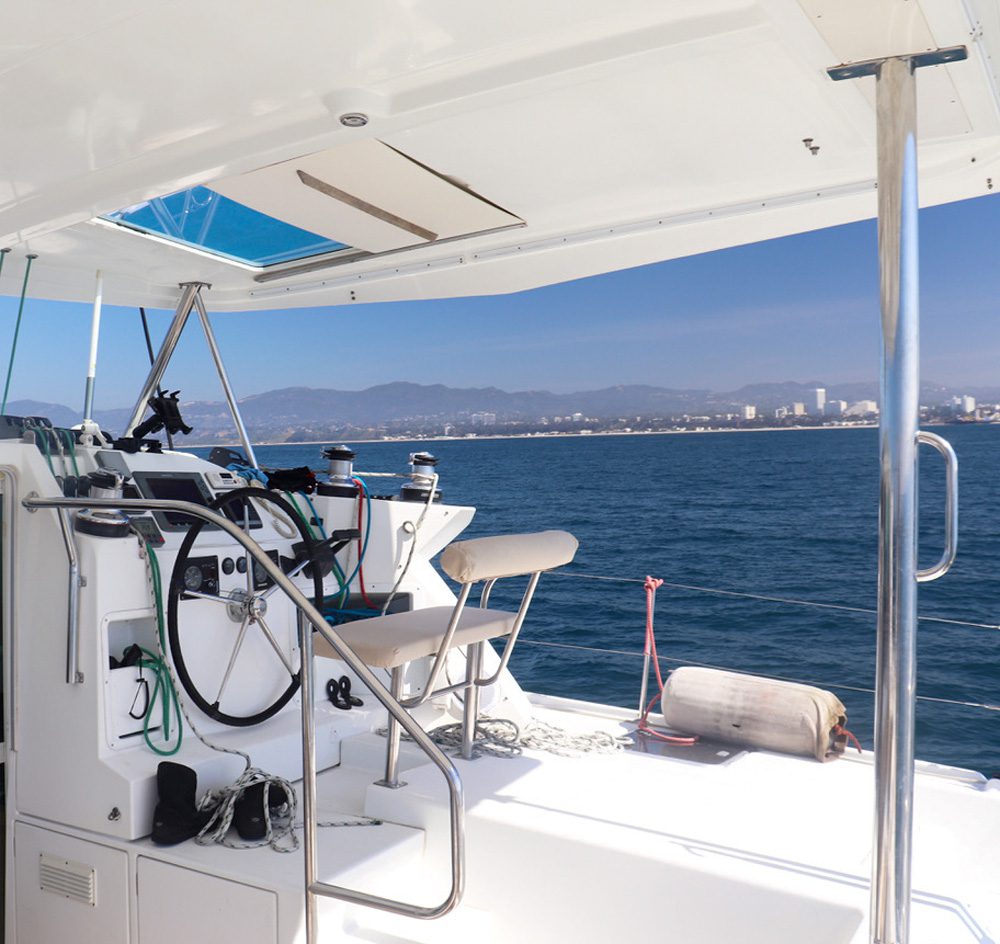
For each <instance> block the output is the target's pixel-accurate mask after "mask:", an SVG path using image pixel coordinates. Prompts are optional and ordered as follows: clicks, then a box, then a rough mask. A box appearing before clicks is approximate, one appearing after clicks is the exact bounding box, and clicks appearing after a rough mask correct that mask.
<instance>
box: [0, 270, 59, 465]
mask: <svg viewBox="0 0 1000 944" xmlns="http://www.w3.org/2000/svg"><path fill="white" fill-rule="evenodd" d="M37 258H38V256H37V255H35V254H34V253H29V254H28V256H27V259H28V264H27V265H26V266H25V267H24V284H23V285H22V286H21V301H20V302H19V303H18V306H17V321H16V322H15V323H14V341H13V342H12V343H11V346H10V363H8V364H7V382H6V383H5V384H4V386H3V403H2V404H0V413H6V412H7V394H8V393H9V392H10V375H11V372H12V371H13V370H14V355H15V354H16V353H17V335H18V333H19V332H20V330H21V314H22V313H23V312H24V298H25V296H26V295H27V294H28V276H29V275H30V274H31V263H32V262H33V261H34V260H35V259H37ZM51 464H52V463H51V462H50V463H49V465H51ZM53 474H55V473H53Z"/></svg>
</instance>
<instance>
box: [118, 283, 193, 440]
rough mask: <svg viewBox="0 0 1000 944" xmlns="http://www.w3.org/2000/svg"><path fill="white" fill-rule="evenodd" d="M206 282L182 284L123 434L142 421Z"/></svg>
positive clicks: (126, 433) (128, 433)
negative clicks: (165, 333)
mask: <svg viewBox="0 0 1000 944" xmlns="http://www.w3.org/2000/svg"><path fill="white" fill-rule="evenodd" d="M204 284H205V283H204V282H185V283H184V284H183V285H181V289H182V291H181V297H180V301H179V302H178V303H177V310H176V312H175V313H174V320H173V321H171V322H170V327H169V328H168V329H167V336H166V337H165V338H164V339H163V344H162V345H161V346H160V353H159V354H157V355H156V361H155V362H154V363H153V366H152V367H150V368H149V373H148V374H147V375H146V380H145V382H144V383H143V385H142V391H141V392H140V394H139V399H138V400H137V401H136V404H135V406H134V407H133V408H132V418H131V419H130V420H129V421H128V424H127V425H126V426H125V432H124V433H122V435H123V436H131V435H132V431H133V430H134V429H135V428H136V426H138V425H139V423H141V422H142V418H143V416H144V415H145V413H146V406H147V405H148V402H149V398H150V397H151V396H152V395H153V391H154V390H155V389H156V388H157V387H158V386H159V385H160V381H161V380H163V374H164V371H166V369H167V364H169V363H170V358H171V357H172V356H173V353H174V350H175V348H176V347H177V342H178V341H179V340H180V337H181V333H182V332H183V331H184V325H186V324H187V320H188V315H190V314H191V309H192V308H193V307H194V300H195V298H197V297H198V293H199V292H200V291H201V290H202V287H203V286H204Z"/></svg>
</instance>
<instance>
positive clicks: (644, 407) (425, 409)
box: [8, 381, 1000, 442]
mask: <svg viewBox="0 0 1000 944" xmlns="http://www.w3.org/2000/svg"><path fill="white" fill-rule="evenodd" d="M815 387H825V388H826V392H827V399H831V400H833V399H838V400H847V401H848V402H849V403H853V402H856V401H857V400H874V399H877V396H878V386H877V384H876V383H874V382H872V383H854V384H824V383H823V382H822V381H813V382H808V383H797V382H791V381H788V382H784V383H767V384H751V385H749V386H745V387H741V388H740V389H738V390H732V391H725V392H716V391H711V390H703V389H690V390H684V389H672V388H669V387H654V386H648V385H641V384H627V385H621V386H615V387H605V388H603V389H600V390H582V391H579V392H577V393H551V392H549V391H547V390H523V391H515V392H508V391H505V390H500V389H498V388H497V387H470V388H456V387H446V386H444V385H443V384H417V383H408V382H397V383H388V384H379V385H377V386H374V387H368V388H367V389H365V390H331V389H323V388H312V387H286V388H283V389H281V390H270V391H268V392H267V393H261V394H257V395H255V396H251V397H246V398H245V399H243V400H241V401H240V407H241V409H242V412H243V417H244V420H245V421H246V424H247V427H248V429H249V430H250V433H251V436H252V437H253V438H254V439H256V440H258V441H264V440H275V441H284V440H296V439H322V438H327V437H332V436H334V435H337V436H343V437H344V438H350V436H351V435H354V436H355V437H356V438H361V437H362V436H367V435H371V434H375V433H380V432H392V431H393V430H399V429H403V428H406V429H417V428H420V427H427V428H430V427H432V426H434V425H435V424H437V425H441V424H444V423H451V424H466V425H468V424H469V423H470V422H471V421H472V414H476V413H492V414H495V415H496V422H497V423H506V422H534V421H538V420H540V419H541V418H542V417H547V418H549V419H550V420H553V419H554V418H555V417H568V416H571V415H572V414H574V413H582V414H583V415H584V416H586V417H591V418H594V419H598V420H609V419H618V418H625V419H628V418H631V417H639V416H641V417H644V418H654V417H669V416H680V415H683V414H688V415H699V414H712V413H719V412H731V411H735V410H737V409H738V408H739V407H740V406H741V405H742V404H744V403H749V404H753V405H755V406H757V407H758V409H760V410H765V411H766V410H773V409H774V408H775V407H778V406H784V405H788V404H791V403H794V402H796V401H805V400H806V398H807V393H808V391H809V390H811V389H813V388H815ZM966 393H967V394H971V395H972V396H975V397H976V398H977V399H979V400H982V401H985V402H998V401H1000V388H982V387H967V388H962V389H958V388H949V387H946V386H943V385H941V384H935V383H925V384H923V385H922V386H921V397H920V399H921V403H924V404H927V405H936V404H940V403H942V402H946V401H947V400H948V399H950V397H952V396H956V395H959V394H966ZM8 412H9V413H13V414H18V415H22V416H23V415H41V416H48V417H49V418H50V419H51V420H52V421H53V422H55V423H57V424H58V425H60V426H71V425H73V424H74V423H78V422H80V419H81V417H80V413H79V412H78V411H76V410H73V409H71V408H70V407H67V406H63V405H61V404H57V403H42V402H38V401H35V400H18V401H15V402H13V403H10V404H8ZM182 412H183V415H184V418H185V420H186V421H187V422H188V423H189V424H190V425H191V426H193V427H194V428H195V432H194V433H193V434H192V436H191V438H190V439H189V440H188V441H189V442H194V441H198V442H218V441H229V440H232V438H233V427H232V421H231V419H230V417H229V411H228V409H227V407H226V405H225V403H222V402H216V401H188V402H183V403H182ZM129 413H130V410H129V409H127V408H121V409H114V410H99V411H97V414H96V419H97V421H98V422H99V423H100V424H101V425H102V427H104V428H105V429H108V430H110V431H112V432H114V433H119V432H121V430H122V429H123V427H124V425H125V424H126V423H127V422H128V418H129Z"/></svg>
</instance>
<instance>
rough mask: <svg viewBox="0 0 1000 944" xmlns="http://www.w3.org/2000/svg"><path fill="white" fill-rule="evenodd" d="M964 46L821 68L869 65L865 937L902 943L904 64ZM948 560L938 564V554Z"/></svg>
mask: <svg viewBox="0 0 1000 944" xmlns="http://www.w3.org/2000/svg"><path fill="white" fill-rule="evenodd" d="M968 55H969V53H968V50H967V49H966V47H965V46H948V47H945V48H942V49H930V50H924V51H922V52H918V53H914V54H912V55H909V56H895V57H892V58H887V59H869V60H866V61H865V62H852V63H847V64H846V65H839V66H834V67H833V68H831V69H827V70H826V71H827V75H829V76H830V78H831V79H833V80H834V81H841V80H844V79H859V78H862V77H864V76H872V75H873V76H875V77H876V97H875V108H876V120H877V123H878V127H877V135H878V254H879V275H880V279H879V281H880V294H881V300H882V369H881V379H880V383H881V398H882V399H881V415H880V418H879V465H880V470H881V471H880V494H879V520H878V530H879V548H878V638H877V648H876V655H875V660H876V665H875V839H874V848H873V852H872V895H871V926H870V939H871V941H872V942H873V944H907V941H908V940H909V932H910V929H909V922H910V856H911V851H912V838H913V780H914V769H913V743H914V726H915V718H916V681H917V579H918V573H917V508H918V504H917V432H918V418H919V417H918V410H919V396H920V373H919V368H920V364H919V354H920V341H919V321H920V313H919V307H918V297H919V289H918V278H917V210H918V203H917V102H916V87H915V82H914V72H915V70H917V69H920V68H923V67H925V66H937V65H942V64H943V63H954V62H961V61H962V60H964V59H967V58H968ZM949 566H950V565H949Z"/></svg>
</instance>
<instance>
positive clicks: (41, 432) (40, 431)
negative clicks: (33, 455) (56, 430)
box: [0, 411, 56, 477]
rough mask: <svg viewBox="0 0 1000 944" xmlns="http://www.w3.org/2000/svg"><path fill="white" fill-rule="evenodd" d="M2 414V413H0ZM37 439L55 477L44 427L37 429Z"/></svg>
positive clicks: (46, 431)
mask: <svg viewBox="0 0 1000 944" xmlns="http://www.w3.org/2000/svg"><path fill="white" fill-rule="evenodd" d="M0 412H2V411H0ZM35 438H36V439H37V440H38V441H39V442H40V443H41V444H42V452H43V453H45V461H46V462H47V463H48V464H49V471H50V472H51V473H52V476H53V477H55V474H56V470H55V466H53V465H52V451H51V450H50V449H49V435H48V430H46V429H45V427H44V426H36V427H35Z"/></svg>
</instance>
